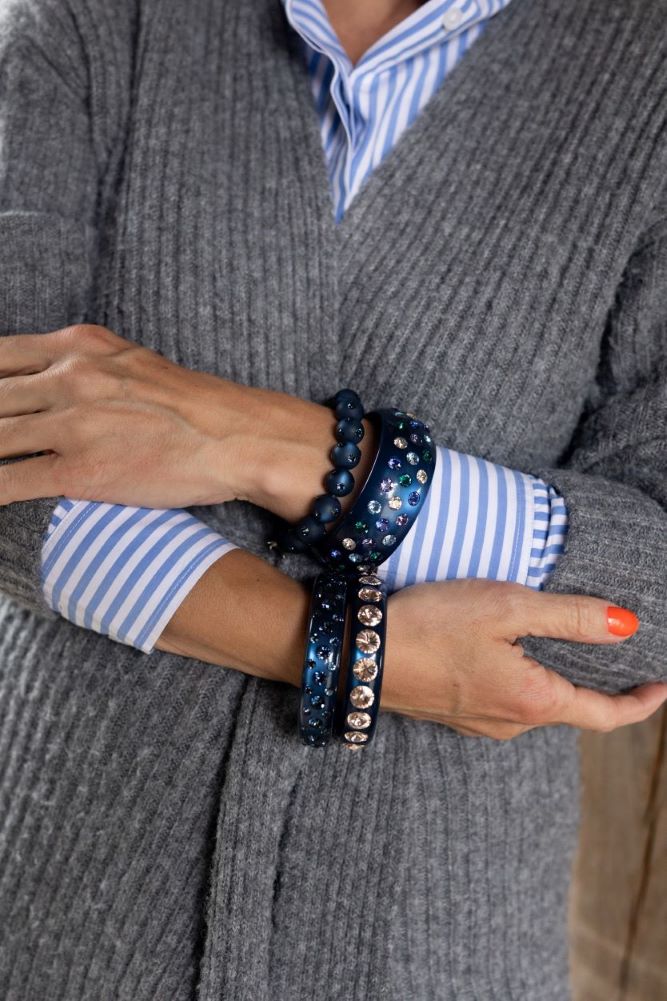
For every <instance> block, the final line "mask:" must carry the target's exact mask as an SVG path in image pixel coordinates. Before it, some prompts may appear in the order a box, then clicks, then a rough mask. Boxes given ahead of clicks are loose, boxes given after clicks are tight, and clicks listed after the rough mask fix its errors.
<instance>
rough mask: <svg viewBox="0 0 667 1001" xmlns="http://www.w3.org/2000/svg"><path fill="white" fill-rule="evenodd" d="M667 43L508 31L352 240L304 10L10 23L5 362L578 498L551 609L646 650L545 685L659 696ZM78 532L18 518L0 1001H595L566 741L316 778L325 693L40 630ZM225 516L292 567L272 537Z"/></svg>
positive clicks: (403, 754)
mask: <svg viewBox="0 0 667 1001" xmlns="http://www.w3.org/2000/svg"><path fill="white" fill-rule="evenodd" d="M666 23H667V4H666V3H665V2H664V0H615V2H612V0H513V2H512V3H511V4H510V5H509V6H508V7H507V8H505V9H504V10H503V11H502V12H501V13H499V14H498V15H496V16H495V17H494V18H493V19H492V21H491V22H489V25H488V27H487V28H486V31H485V33H484V35H483V36H482V37H481V38H480V39H479V40H478V41H477V42H476V43H475V44H474V45H473V46H472V48H471V49H470V51H469V52H468V53H466V55H465V56H464V58H463V59H462V60H461V62H460V63H459V64H458V65H457V66H456V67H455V69H454V71H453V72H452V74H451V76H450V77H448V78H447V80H446V81H445V83H444V85H443V87H442V89H441V90H440V91H439V92H438V93H437V95H436V96H435V97H434V98H433V100H432V101H431V102H430V103H429V104H428V105H427V106H426V108H425V109H424V111H423V112H422V114H421V115H420V117H419V118H418V119H417V121H416V122H415V123H414V125H413V126H412V127H411V128H410V129H409V130H408V131H407V132H406V133H405V134H404V135H403V136H402V137H401V139H400V140H399V142H398V144H397V146H396V147H395V148H394V150H393V151H392V152H391V153H390V154H389V156H388V157H387V159H386V160H385V161H383V162H382V164H381V165H380V166H379V167H378V169H377V170H376V171H375V172H374V173H373V175H372V176H371V177H370V178H369V180H368V181H367V183H366V184H365V186H364V188H363V189H362V191H361V192H360V193H359V194H358V196H357V197H356V198H355V200H354V201H353V203H352V205H351V206H350V208H349V210H348V212H347V214H346V216H345V218H344V220H343V222H342V223H341V224H340V225H339V226H338V227H336V225H335V224H334V222H333V218H332V212H331V203H330V195H329V190H328V182H327V175H326V167H325V163H324V158H323V155H322V150H321V144H320V136H319V126H318V122H317V117H316V114H315V110H314V108H313V102H312V94H311V91H310V85H309V81H308V78H307V74H306V70H305V67H304V66H303V65H302V62H301V58H300V54H299V52H298V49H297V46H296V45H295V44H294V39H293V37H292V36H291V35H290V34H289V31H288V28H287V26H286V24H285V20H284V13H283V10H282V5H281V4H280V3H279V2H278V0H141V2H140V0H0V328H1V332H2V333H10V332H26V331H44V330H49V329H55V328H57V327H59V326H62V325H64V324H66V323H68V322H75V321H81V320H83V319H87V320H90V321H95V322H99V323H104V324H107V325H108V326H110V327H111V328H113V329H114V330H116V331H118V333H120V334H122V335H123V336H125V337H128V338H131V339H134V340H136V341H140V342H141V343H143V344H146V345H149V346H150V347H152V348H156V349H158V350H159V351H161V352H162V353H164V354H165V355H167V356H168V357H170V358H172V359H174V360H175V361H177V362H179V363H182V364H184V365H187V366H190V367H192V368H198V369H203V370H206V371H210V372H215V373H219V374H221V375H225V376H227V377H230V378H232V379H235V380H238V381H241V382H246V383H252V384H253V385H258V386H267V387H271V388H274V389H280V390H285V391H287V392H289V393H292V394H296V395H299V396H303V397H308V398H312V399H317V400H321V399H323V398H325V397H326V396H327V395H329V394H330V392H331V391H332V389H335V388H338V387H339V386H340V385H342V384H345V383H349V384H351V385H353V386H355V387H356V388H357V389H358V390H359V391H360V392H361V393H362V395H363V398H364V400H365V402H366V404H367V406H369V407H375V406H382V405H388V404H395V405H399V406H401V407H405V408H409V409H414V410H415V411H417V412H418V413H419V414H420V416H422V417H423V418H424V419H425V420H427V421H428V423H430V424H431V426H432V428H433V432H434V436H435V437H436V440H438V441H441V442H443V443H445V444H447V445H449V446H451V447H452V448H456V449H459V450H462V451H466V452H471V453H475V454H478V455H481V456H483V457H485V458H487V459H490V460H492V461H494V462H498V463H504V464H506V465H509V466H512V467H515V468H518V469H522V470H525V471H527V472H532V473H535V474H537V475H539V476H542V477H543V478H544V479H546V480H547V481H548V482H550V483H553V484H554V486H555V487H556V488H557V489H558V490H559V492H560V493H561V494H562V495H563V496H564V497H565V500H566V503H567V506H568V508H569V512H570V532H569V537H568V546H567V553H566V555H565V556H564V557H563V558H562V559H561V560H560V562H559V565H558V569H557V570H556V572H555V575H554V576H553V577H552V578H551V580H550V582H549V585H548V589H549V590H555V591H567V592H575V591H576V592H585V593H589V594H597V595H601V596H603V597H607V598H609V600H610V601H613V602H616V603H618V604H623V605H627V606H629V607H631V608H633V609H635V610H636V611H637V612H638V613H639V615H640V617H641V628H640V630H639V632H638V633H637V634H636V636H634V637H633V638H632V639H630V640H629V641H626V642H625V643H623V644H622V645H621V646H605V647H599V646H588V645H581V644H569V643H564V642H557V641H554V640H545V639H530V640H527V641H526V642H525V647H526V649H527V651H529V652H530V653H531V654H532V655H535V656H537V657H539V658H540V659H541V660H542V661H543V662H544V663H546V664H549V665H551V666H553V667H555V668H556V669H558V670H559V671H561V672H562V673H563V674H564V675H566V676H567V677H568V678H570V679H572V680H573V681H576V682H578V683H581V684H587V685H589V686H592V687H598V688H603V689H607V690H620V689H622V688H625V687H628V686H631V685H634V684H637V683H639V682H641V681H645V680H649V679H654V678H658V677H664V676H665V641H666V639H667V634H666V631H665V593H666V581H665V576H666V569H665V568H666V565H667V559H666V556H667V531H666V529H667V515H666V513H665V506H666V505H667V416H666V411H667V392H666V376H665V354H666V351H665V343H666V340H667V192H666V191H665V185H666V181H667V123H666V121H665V118H666V114H667V68H666V66H667V31H666ZM55 503H56V499H55V498H53V499H51V500H47V501H38V502H31V503H21V504H12V505H9V506H5V507H2V508H0V575H1V585H2V592H3V593H2V597H1V599H0V775H1V779H0V794H1V800H0V802H1V809H0V938H1V940H2V941H1V948H0V996H1V997H2V999H3V1001H59V999H65V1001H83V999H85V1001H111V999H122V1001H148V999H151V1001H154V999H157V1001H190V999H194V998H198V999H199V1001H223V999H224V1001H288V999H289V1001H313V999H318V1001H362V999H363V1001H369V999H370V1001H432V999H433V1001H473V999H474V1001H565V999H567V998H568V996H569V991H568V986H567V980H568V976H567V950H566V896H567V885H568V876H569V868H570V862H571V855H572V851H573V847H574V844H575V840H576V828H577V799H578V778H577V766H578V758H577V743H576V740H577V737H576V731H574V730H572V729H570V728H567V727H562V726H560V727H548V728H541V729H536V730H533V731H530V732H528V733H527V734H525V735H524V736H522V737H521V738H518V739H515V740H512V741H509V742H496V741H493V740H491V739H486V738H472V737H463V736H460V735H458V734H457V733H455V732H454V731H452V730H450V729H449V728H447V727H443V726H438V725H436V724H431V723H420V722H416V721H413V720H409V719H407V718H405V717H401V716H399V715H397V714H393V713H383V714H382V717H381V720H380V727H379V731H378V737H377V740H376V743H375V745H374V747H373V749H372V753H368V754H363V755H361V754H360V755H351V754H349V753H347V752H346V751H345V750H344V749H342V748H340V747H339V746H337V745H333V746H331V747H329V748H326V749H324V750H322V751H318V752H315V751H313V750H311V749H309V748H305V747H302V746H301V745H300V743H299V741H298V739H297V738H296V735H295V714H296V707H297V702H298V692H297V690H296V689H295V688H292V687H291V686H288V685H280V684H272V683H268V682H264V681H260V680H257V679H254V678H249V677H247V676H245V675H243V674H241V673H239V672H236V671H233V670H229V669H224V668H218V667H213V666H211V665H207V664H204V663H200V662H198V661H194V660H187V659H185V658H181V657H176V656H171V655H167V654H163V653H155V654H153V655H151V656H146V655H144V654H142V653H140V652H138V651H136V650H133V649H131V648H129V647H125V646H122V645H120V644H117V643H114V642H113V641H110V640H108V639H106V638H103V637H100V636H98V635H97V634H95V633H91V632H86V631H84V630H82V629H79V628H77V627H75V626H74V625H72V624H70V623H69V622H66V621H64V620H62V619H59V618H57V617H55V616H54V615H53V614H52V613H50V612H49V610H48V609H47V608H46V606H45V604H44V602H43V601H42V599H41V596H40V590H39V569H38V565H39V550H40V545H41V537H42V533H43V532H44V530H45V529H46V526H47V523H48V520H49V516H50V512H51V510H52V508H53V506H54V505H55ZM196 513H197V514H198V515H199V516H201V517H202V518H204V519H205V520H207V521H208V522H209V524H211V525H214V526H216V527H217V528H219V529H220V530H221V531H222V532H223V534H224V535H225V536H227V537H228V538H230V539H232V540H233V541H235V542H237V543H238V544H240V545H242V546H246V547H248V548H249V549H251V550H252V551H254V552H256V553H259V554H263V555H265V549H264V537H265V533H266V528H267V526H268V518H267V516H266V515H265V514H264V513H262V512H260V511H258V510H257V509H256V508H253V507H252V506H251V505H249V504H245V503H240V502H237V503H232V504H227V505H224V506H223V505H221V506H218V507H214V508H207V509H197V511H196ZM287 569H288V572H289V573H291V574H293V575H294V576H298V577H300V578H303V577H305V576H306V575H309V574H310V573H311V572H312V570H313V565H312V564H310V563H308V562H307V561H304V560H303V559H302V558H299V557H293V558H290V560H289V561H288V563H287ZM259 627H260V624H259V623H258V628H259ZM489 670H491V671H492V670H493V664H489Z"/></svg>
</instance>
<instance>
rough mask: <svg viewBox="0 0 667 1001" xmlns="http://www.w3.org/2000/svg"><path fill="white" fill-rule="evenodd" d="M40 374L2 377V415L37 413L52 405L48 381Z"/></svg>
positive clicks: (16, 415) (0, 382) (0, 384)
mask: <svg viewBox="0 0 667 1001" xmlns="http://www.w3.org/2000/svg"><path fill="white" fill-rule="evenodd" d="M39 375H40V373H38V374H37V375H20V376H17V377H15V378H12V377H10V376H7V377H5V378H0V417H18V416H20V415H21V414H35V413H38V412H40V411H42V410H46V409H48V408H49V407H50V406H52V404H53V401H52V400H51V399H50V398H49V396H48V392H47V382H46V380H45V379H44V378H43V377H42V378H41V379H40V378H39Z"/></svg>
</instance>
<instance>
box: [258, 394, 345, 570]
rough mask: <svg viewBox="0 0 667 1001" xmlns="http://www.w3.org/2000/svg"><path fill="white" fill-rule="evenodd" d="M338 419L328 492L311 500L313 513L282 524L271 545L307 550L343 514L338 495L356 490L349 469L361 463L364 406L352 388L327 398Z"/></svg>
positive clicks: (292, 551)
mask: <svg viewBox="0 0 667 1001" xmlns="http://www.w3.org/2000/svg"><path fill="white" fill-rule="evenodd" d="M327 404H328V405H329V406H331V407H332V408H333V410H334V413H335V415H336V418H337V423H336V427H335V430H334V435H335V438H336V444H335V445H334V446H333V448H332V449H331V451H330V453H329V455H330V457H331V462H332V463H333V467H334V468H333V469H332V470H330V472H328V473H327V475H326V477H325V480H324V486H325V488H326V490H327V492H326V493H325V494H320V495H319V496H318V497H316V498H315V500H314V501H313V503H312V506H311V511H310V514H307V515H306V516H305V517H304V518H301V520H300V521H298V522H297V523H296V524H294V525H286V524H281V525H280V527H279V528H278V530H277V532H276V536H277V538H276V539H270V540H268V543H267V544H268V545H269V547H271V548H273V547H277V548H278V549H280V550H281V551H282V552H283V553H306V552H308V551H309V548H310V547H311V546H312V545H313V544H314V543H315V542H316V541H317V540H318V539H322V538H324V535H325V534H326V528H325V525H327V524H329V523H330V522H332V521H335V520H336V518H339V517H340V514H341V506H340V501H339V500H338V498H339V497H346V496H347V495H348V494H349V493H351V492H352V491H353V490H354V477H353V475H352V473H351V472H350V470H352V469H354V467H355V466H357V465H358V464H359V460H360V459H361V452H360V450H359V448H358V447H357V446H358V443H359V442H360V441H361V440H362V438H363V437H364V433H365V432H364V425H363V423H362V420H363V416H364V408H363V405H362V403H361V400H360V399H359V396H358V395H357V393H355V392H354V390H353V389H339V390H338V392H337V393H336V395H335V396H334V397H333V398H332V399H331V400H327Z"/></svg>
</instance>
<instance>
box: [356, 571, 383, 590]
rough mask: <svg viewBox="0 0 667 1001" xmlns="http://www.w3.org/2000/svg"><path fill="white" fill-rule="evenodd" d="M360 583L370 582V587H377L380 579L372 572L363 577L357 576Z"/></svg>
mask: <svg viewBox="0 0 667 1001" xmlns="http://www.w3.org/2000/svg"><path fill="white" fill-rule="evenodd" d="M359 583H360V584H370V586H371V587H377V585H378V584H381V583H382V581H381V580H380V578H379V577H376V576H375V574H374V573H369V574H366V575H365V576H364V577H360V578H359Z"/></svg>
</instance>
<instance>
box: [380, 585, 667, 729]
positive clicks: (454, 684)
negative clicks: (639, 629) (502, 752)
mask: <svg viewBox="0 0 667 1001" xmlns="http://www.w3.org/2000/svg"><path fill="white" fill-rule="evenodd" d="M611 607H612V612H613V608H614V607H615V606H611ZM608 608H610V605H609V602H607V601H605V600H603V599H602V598H594V597H589V596H587V595H578V594H577V595H575V594H554V593H550V592H544V591H535V590H533V589H532V588H529V587H524V586H523V585H521V584H512V583H508V582H502V581H490V580H477V579H472V578H471V579H465V580H453V581H444V582H437V583H429V584H417V585H414V586H412V587H405V588H402V589H401V590H399V591H396V592H394V593H393V594H392V595H391V596H390V598H389V609H388V618H387V637H386V653H385V667H384V676H383V683H382V703H381V708H382V709H384V710H389V711H392V712H398V713H401V714H402V715H404V716H410V717H412V718H414V719H421V720H432V721H434V722H437V723H444V724H446V725H447V726H449V727H452V728H453V729H454V730H457V731H458V732H460V733H463V734H467V735H470V736H485V737H493V738H495V739H497V740H507V739H509V738H511V737H515V736H518V735H519V734H522V733H524V732H525V731H527V730H531V729H533V728H535V727H537V726H547V725H551V724H557V723H566V724H569V725H570V726H575V727H580V728H582V729H586V730H601V731H608V730H613V729H615V728H616V727H619V726H625V725H626V724H628V723H637V722H640V721H641V720H643V719H646V717H648V716H650V715H651V714H652V713H653V712H655V710H656V709H658V708H659V706H660V705H661V704H662V702H663V701H664V699H665V698H667V683H662V682H655V683H651V684H646V685H641V686H639V687H637V688H635V689H633V690H632V691H631V692H629V693H623V694H620V695H608V694H605V693H602V692H597V691H592V690H590V689H587V688H580V687H577V686H575V685H573V684H572V683H571V682H569V681H567V679H565V678H563V677H562V676H561V675H559V674H558V673H557V672H555V671H552V670H549V669H547V668H545V667H543V666H542V665H541V664H539V663H538V662H537V661H536V660H533V659H532V658H531V657H528V656H526V655H525V654H524V653H523V649H522V647H521V646H520V644H519V643H517V639H518V637H521V636H549V637H554V638H556V639H564V640H572V641H575V642H580V643H601V644H602V643H606V644H608V643H619V642H622V641H623V639H624V638H627V636H629V635H632V632H634V631H635V629H633V628H632V626H633V624H634V623H633V622H632V621H631V622H630V625H629V631H628V632H627V633H626V636H625V637H623V636H619V635H615V634H614V633H613V632H610V630H609V627H608V620H607V609H608ZM617 611H618V609H617ZM626 620H627V612H626ZM630 620H632V615H630Z"/></svg>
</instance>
